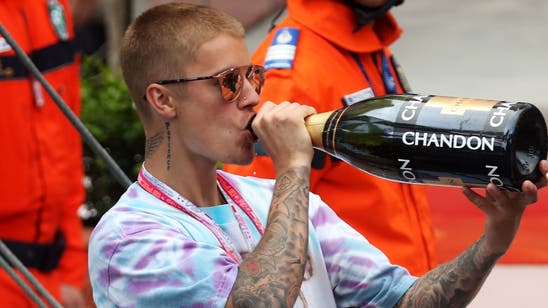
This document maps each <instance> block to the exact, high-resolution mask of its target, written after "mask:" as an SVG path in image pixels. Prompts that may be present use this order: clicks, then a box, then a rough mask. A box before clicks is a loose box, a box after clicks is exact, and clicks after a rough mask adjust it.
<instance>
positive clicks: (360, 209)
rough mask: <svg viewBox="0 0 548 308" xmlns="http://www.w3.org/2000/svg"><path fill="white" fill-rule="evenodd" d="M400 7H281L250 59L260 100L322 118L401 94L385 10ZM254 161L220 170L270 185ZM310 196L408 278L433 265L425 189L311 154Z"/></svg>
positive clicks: (327, 2) (371, 1)
mask: <svg viewBox="0 0 548 308" xmlns="http://www.w3.org/2000/svg"><path fill="white" fill-rule="evenodd" d="M400 2H402V1H398V0H360V1H357V0H346V1H338V0H314V1H311V0H288V1H287V10H288V14H287V17H286V18H285V19H284V20H282V21H281V22H280V23H279V24H278V25H277V26H276V27H275V28H274V29H273V30H272V31H270V33H269V35H268V36H267V37H266V38H265V39H264V40H263V42H262V43H261V45H260V46H259V47H258V48H257V50H256V51H255V53H254V54H253V57H252V61H253V62H254V63H258V64H262V65H264V66H265V68H266V69H267V71H266V83H265V86H264V89H263V92H262V93H261V101H262V102H265V101H273V102H279V101H282V100H288V101H296V102H301V103H303V104H307V105H310V106H312V107H314V108H315V109H316V110H317V111H318V112H326V111H330V110H335V109H339V108H342V107H344V106H348V105H351V104H353V103H355V102H357V101H361V100H363V99H366V98H370V97H372V96H380V95H384V94H394V93H403V92H407V91H408V89H407V88H406V87H407V85H406V82H405V81H404V79H403V75H401V74H400V72H401V69H400V68H399V66H398V65H397V64H396V62H395V60H394V58H393V56H392V54H391V51H390V50H389V46H390V45H391V44H392V43H393V42H394V41H395V40H396V39H397V38H398V37H399V35H400V33H401V29H400V28H399V27H398V25H397V23H396V21H395V20H394V18H393V17H392V15H391V14H390V13H387V11H388V10H389V9H390V8H391V7H392V6H393V5H394V4H396V3H400ZM259 107H260V105H259ZM258 145H260V144H258ZM257 154H258V156H257V157H256V158H255V160H254V161H253V163H252V164H250V165H247V166H235V165H225V166H224V167H223V168H224V170H225V171H228V172H232V173H237V174H241V175H253V176H257V177H264V178H273V177H274V176H275V172H274V171H275V170H274V166H273V164H272V160H271V159H270V157H268V156H267V155H266V153H265V151H264V150H263V149H262V148H261V147H260V146H259V147H258V148H257ZM310 190H311V191H312V192H314V193H316V194H318V195H320V196H321V197H322V199H323V200H324V201H325V202H326V203H327V204H329V205H330V206H331V207H332V208H333V210H334V211H335V212H336V213H337V214H338V215H339V216H340V217H341V218H342V219H343V220H345V221H346V222H347V223H349V224H350V225H351V226H352V227H354V228H355V229H356V230H358V231H359V232H360V233H361V234H363V235H364V236H365V237H367V239H368V240H369V241H371V243H372V244H373V245H375V246H377V247H378V248H379V249H380V250H382V251H383V252H384V253H386V255H387V256H388V257H389V259H390V261H391V262H393V263H395V264H400V265H402V266H404V267H406V268H407V269H408V270H409V271H410V272H411V273H412V274H415V275H421V274H424V273H425V272H427V271H428V270H430V269H431V268H433V267H434V266H435V264H436V258H435V251H434V250H435V247H434V244H435V239H434V233H433V228H432V222H431V218H430V207H429V205H428V201H427V196H426V193H425V190H424V187H421V186H419V185H408V184H402V183H396V182H390V181H387V180H383V179H380V178H376V177H374V176H372V175H369V174H367V173H365V172H362V171H360V170H358V169H356V168H354V167H352V166H350V165H348V164H347V163H345V162H342V161H340V160H337V159H335V158H333V157H331V156H329V155H327V154H325V153H324V152H321V151H319V150H316V152H315V155H314V159H313V161H312V172H311V180H310Z"/></svg>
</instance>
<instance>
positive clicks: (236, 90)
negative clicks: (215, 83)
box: [221, 68, 243, 101]
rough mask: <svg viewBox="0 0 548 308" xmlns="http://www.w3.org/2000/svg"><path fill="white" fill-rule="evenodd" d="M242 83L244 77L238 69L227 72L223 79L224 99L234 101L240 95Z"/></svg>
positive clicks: (222, 90)
mask: <svg viewBox="0 0 548 308" xmlns="http://www.w3.org/2000/svg"><path fill="white" fill-rule="evenodd" d="M242 83H243V82H242V77H241V74H240V70H239V69H238V68H235V69H233V70H231V71H229V72H227V74H226V75H224V76H223V78H222V79H221V92H222V95H223V98H224V99H225V100H226V101H232V100H234V99H235V98H236V97H237V96H238V95H239V94H240V90H241V88H242Z"/></svg>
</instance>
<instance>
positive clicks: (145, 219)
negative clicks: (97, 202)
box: [89, 3, 548, 307]
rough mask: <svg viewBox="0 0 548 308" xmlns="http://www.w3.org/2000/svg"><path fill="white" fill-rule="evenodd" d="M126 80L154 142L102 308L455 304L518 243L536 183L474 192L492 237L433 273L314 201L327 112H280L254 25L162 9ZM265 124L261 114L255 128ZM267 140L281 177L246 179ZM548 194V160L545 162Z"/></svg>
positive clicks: (127, 59) (99, 278) (130, 36)
mask: <svg viewBox="0 0 548 308" xmlns="http://www.w3.org/2000/svg"><path fill="white" fill-rule="evenodd" d="M120 54H121V64H122V71H123V76H124V79H125V81H126V84H127V85H128V88H129V90H130V93H131V96H132V99H133V100H134V102H135V105H136V110H137V112H138V114H139V117H140V119H141V121H142V123H143V127H144V130H145V135H146V139H147V140H146V149H145V161H144V163H143V166H142V169H141V171H140V175H139V178H138V180H137V182H136V183H134V184H132V185H131V186H130V187H129V188H128V190H127V192H126V193H125V194H124V195H123V196H122V197H121V199H120V200H119V201H118V202H117V204H116V205H115V206H114V207H113V208H111V209H110V210H109V211H108V212H107V213H106V214H104V215H103V217H102V218H101V220H100V222H99V223H98V224H97V226H96V228H95V229H94V232H93V234H92V236H91V239H90V247H89V260H90V262H89V272H90V278H91V281H92V287H93V293H94V300H95V302H96V304H97V306H99V307H110V306H113V307H114V306H136V307H151V306H161V307H181V306H183V307H247V306H253V307H279V306H284V307H287V306H294V305H295V306H298V307H303V306H304V307H306V306H308V307H335V306H340V307H363V306H368V307H392V306H394V305H396V306H400V307H413V306H414V307H430V306H433V307H448V306H461V305H462V306H464V305H466V303H468V302H470V300H471V299H472V298H473V297H474V295H475V294H476V293H477V291H478V290H479V288H480V286H481V284H482V283H483V281H484V280H485V278H486V277H487V275H488V273H489V272H490V270H491V269H492V267H493V266H494V265H495V263H496V260H497V259H498V258H500V256H501V255H502V254H504V252H505V251H506V250H507V249H508V247H509V246H510V243H511V241H512V239H513V238H514V236H515V233H516V231H517V226H518V224H519V220H520V217H521V214H522V212H523V211H524V209H525V207H526V205H527V204H530V203H532V202H534V201H535V198H536V196H537V186H535V185H534V184H533V183H531V182H529V181H526V182H524V183H523V187H522V188H523V192H522V193H513V194H510V193H506V192H502V191H500V190H498V189H497V188H496V186H494V185H489V186H488V187H487V190H486V196H485V197H482V196H481V195H479V194H477V193H475V192H473V191H472V190H470V189H464V190H463V192H464V193H465V195H466V196H467V197H468V198H469V199H470V200H471V201H473V202H474V203H475V204H476V205H477V206H478V207H479V208H480V209H482V210H483V211H484V212H485V213H486V215H487V220H486V225H485V226H486V227H485V233H484V235H483V236H482V237H481V238H480V239H479V240H478V241H477V242H476V243H474V244H473V245H472V246H471V247H470V248H469V249H468V250H466V251H465V252H464V253H463V254H462V255H460V256H459V257H458V258H457V259H455V260H454V261H452V262H450V263H447V264H445V265H443V266H441V267H439V268H436V269H434V270H432V271H430V272H429V273H427V274H426V275H424V276H423V277H422V278H420V279H418V278H416V277H414V276H412V275H410V274H409V273H408V272H407V271H406V270H405V269H404V268H402V267H400V266H398V265H393V264H391V263H390V262H389V261H388V259H387V258H386V256H385V255H384V254H382V253H381V252H380V251H379V250H377V249H376V248H375V247H374V246H372V245H370V244H369V243H368V242H367V241H366V240H365V239H364V238H363V237H362V236H361V235H360V234H359V233H358V232H356V231H355V230H353V229H352V228H351V227H350V226H348V225H347V224H346V223H345V222H344V221H342V220H341V219H339V218H338V217H337V216H336V215H335V214H334V213H333V211H332V210H331V209H330V208H329V206H327V204H325V203H324V202H323V201H322V200H321V199H320V198H319V197H318V196H317V195H314V194H310V193H309V183H310V179H309V177H310V163H311V161H312V157H313V150H312V145H311V141H310V136H309V134H308V132H307V130H306V128H305V126H304V121H303V119H304V118H305V117H307V116H309V115H311V114H314V113H315V110H314V108H312V107H309V106H306V105H301V104H298V103H289V102H282V103H280V104H274V103H265V104H264V105H263V107H262V108H261V109H260V110H258V111H255V110H254V108H255V107H256V105H257V103H258V101H259V96H258V94H259V93H260V91H261V88H262V85H263V82H264V76H263V73H264V72H263V68H262V67H260V66H257V65H252V64H251V63H250V61H249V54H248V51H247V47H246V43H245V40H244V30H243V27H242V26H241V24H240V23H238V22H237V21H236V20H235V19H234V18H232V17H231V16H228V15H227V14H224V13H222V12H220V11H218V10H215V9H212V8H209V7H206V6H197V5H191V4H183V3H172V4H164V5H159V6H156V7H153V8H151V9H149V10H147V11H145V12H144V13H143V14H142V15H140V16H139V17H138V18H137V19H136V20H135V21H134V22H133V23H132V24H131V25H130V27H129V28H128V30H127V32H126V34H125V35H124V39H123V40H122V48H121V51H120ZM253 118H254V120H253V121H252V119H253ZM250 127H252V128H253V131H254V132H255V133H256V134H257V136H258V137H259V138H260V139H261V140H262V142H263V146H264V147H265V149H266V151H267V152H268V153H269V155H270V156H271V157H272V159H273V161H274V166H275V168H276V179H274V180H267V179H258V178H253V177H241V176H237V175H233V174H229V173H226V172H223V171H220V170H217V167H216V166H217V162H219V161H220V162H226V163H232V164H246V163H249V162H251V160H252V158H253V156H254V142H255V139H254V137H253V135H252V133H251V131H250ZM540 169H541V170H542V173H543V174H544V175H545V177H544V178H543V180H542V181H541V182H540V183H537V185H538V187H542V186H545V185H546V173H547V172H548V162H547V161H542V163H541V165H540Z"/></svg>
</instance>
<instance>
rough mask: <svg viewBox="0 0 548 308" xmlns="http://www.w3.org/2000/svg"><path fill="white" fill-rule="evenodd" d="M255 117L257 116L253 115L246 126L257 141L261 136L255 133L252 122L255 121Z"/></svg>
mask: <svg viewBox="0 0 548 308" xmlns="http://www.w3.org/2000/svg"><path fill="white" fill-rule="evenodd" d="M254 119H255V116H252V117H251V119H249V122H248V123H247V126H246V127H245V128H246V129H247V130H248V131H249V132H250V133H251V136H252V137H253V140H254V141H257V140H258V139H259V138H258V137H257V135H255V132H254V131H253V127H251V123H253V120H254Z"/></svg>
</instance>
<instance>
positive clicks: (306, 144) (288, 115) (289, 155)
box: [252, 102, 316, 172]
mask: <svg viewBox="0 0 548 308" xmlns="http://www.w3.org/2000/svg"><path fill="white" fill-rule="evenodd" d="M314 113H316V110H315V109H314V108H313V107H310V106H305V105H301V104H298V103H290V102H282V103H280V104H274V103H272V102H266V103H265V104H264V105H263V107H262V108H261V109H260V110H259V111H258V112H257V116H256V117H255V120H254V121H253V124H252V125H253V131H254V132H255V134H256V135H257V136H258V137H259V139H260V140H261V144H262V145H263V147H264V148H265V150H266V152H267V153H268V154H269V155H270V157H271V158H272V161H273V162H274V165H275V167H276V170H277V172H281V171H283V170H287V169H289V168H295V167H302V166H305V167H309V166H310V163H311V162H312V156H313V155H314V151H313V149H312V142H311V140H310V134H309V133H308V131H307V129H306V126H305V125H304V123H305V121H304V119H305V118H306V117H307V116H309V115H311V114H314Z"/></svg>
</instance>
